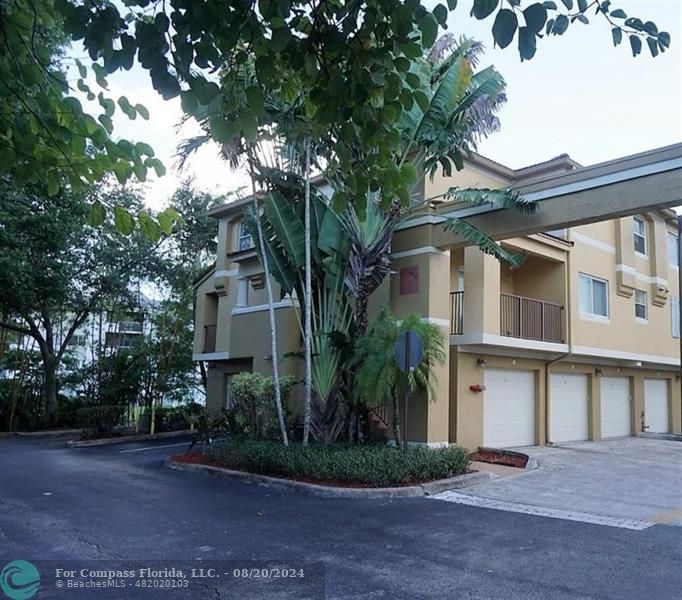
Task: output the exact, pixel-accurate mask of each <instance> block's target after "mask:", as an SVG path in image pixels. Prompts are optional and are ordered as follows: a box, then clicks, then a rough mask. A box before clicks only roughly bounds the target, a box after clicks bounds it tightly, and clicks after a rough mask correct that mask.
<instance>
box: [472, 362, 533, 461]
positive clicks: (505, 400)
mask: <svg viewBox="0 0 682 600" xmlns="http://www.w3.org/2000/svg"><path fill="white" fill-rule="evenodd" d="M483 443H484V445H485V446H493V447H496V448H505V447H510V446H532V445H533V444H535V376H534V375H533V371H522V370H516V369H513V370H511V369H510V370H507V369H486V371H485V399H484V402H483Z"/></svg>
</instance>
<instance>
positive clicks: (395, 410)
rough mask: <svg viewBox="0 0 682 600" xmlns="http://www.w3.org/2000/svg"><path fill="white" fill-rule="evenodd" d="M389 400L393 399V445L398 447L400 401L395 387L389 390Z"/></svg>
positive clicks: (400, 443)
mask: <svg viewBox="0 0 682 600" xmlns="http://www.w3.org/2000/svg"><path fill="white" fill-rule="evenodd" d="M391 400H392V401H393V438H394V439H395V445H396V446H397V447H398V448H400V446H401V445H402V439H401V435H400V402H399V400H398V394H397V393H396V391H395V388H393V389H392V390H391Z"/></svg>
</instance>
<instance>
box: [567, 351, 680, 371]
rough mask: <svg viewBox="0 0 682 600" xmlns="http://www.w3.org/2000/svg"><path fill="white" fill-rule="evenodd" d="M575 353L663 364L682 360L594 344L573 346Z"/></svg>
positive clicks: (671, 363) (673, 363)
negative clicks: (594, 345)
mask: <svg viewBox="0 0 682 600" xmlns="http://www.w3.org/2000/svg"><path fill="white" fill-rule="evenodd" d="M572 350H573V354H581V355H584V356H594V357H596V358H614V359H617V360H631V361H633V362H647V363H659V364H662V365H675V366H677V365H679V364H680V361H679V359H677V358H673V357H671V356H662V355H660V354H639V353H637V352H623V351H621V350H611V349H609V348H594V347H593V346H573V348H572Z"/></svg>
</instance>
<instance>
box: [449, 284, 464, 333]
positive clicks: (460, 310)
mask: <svg viewBox="0 0 682 600" xmlns="http://www.w3.org/2000/svg"><path fill="white" fill-rule="evenodd" d="M463 333H464V292H450V335H462V334H463Z"/></svg>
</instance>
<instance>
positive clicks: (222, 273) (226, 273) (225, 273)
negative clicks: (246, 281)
mask: <svg viewBox="0 0 682 600" xmlns="http://www.w3.org/2000/svg"><path fill="white" fill-rule="evenodd" d="M237 275H239V269H229V270H228V269H220V270H218V271H214V272H213V277H236V276H237Z"/></svg>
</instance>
